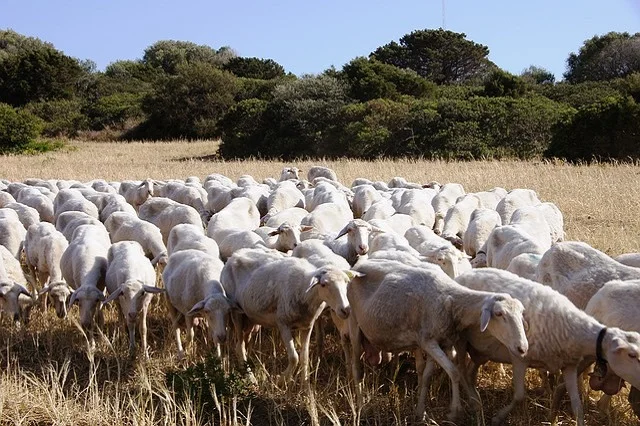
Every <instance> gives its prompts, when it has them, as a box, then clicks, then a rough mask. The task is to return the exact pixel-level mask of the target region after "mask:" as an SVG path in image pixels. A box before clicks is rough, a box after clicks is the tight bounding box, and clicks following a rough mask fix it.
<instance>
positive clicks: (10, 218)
mask: <svg viewBox="0 0 640 426" xmlns="http://www.w3.org/2000/svg"><path fill="white" fill-rule="evenodd" d="M0 210H2V211H3V212H5V213H3V215H2V216H0V245H2V246H4V247H5V248H7V250H9V252H10V253H11V254H12V255H13V257H15V258H16V259H20V253H21V251H22V245H23V243H24V239H25V237H26V235H27V230H26V229H24V226H22V223H20V220H19V219H17V218H16V217H15V216H16V215H14V214H13V212H12V211H7V209H6V208H2V209H0Z"/></svg>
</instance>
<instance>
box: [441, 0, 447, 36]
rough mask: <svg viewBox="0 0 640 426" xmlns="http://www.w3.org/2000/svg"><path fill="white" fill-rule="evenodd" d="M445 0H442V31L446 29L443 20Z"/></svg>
mask: <svg viewBox="0 0 640 426" xmlns="http://www.w3.org/2000/svg"><path fill="white" fill-rule="evenodd" d="M444 2H445V0H442V29H443V30H444V29H445V28H446V27H447V25H446V24H447V22H446V20H445V8H444Z"/></svg>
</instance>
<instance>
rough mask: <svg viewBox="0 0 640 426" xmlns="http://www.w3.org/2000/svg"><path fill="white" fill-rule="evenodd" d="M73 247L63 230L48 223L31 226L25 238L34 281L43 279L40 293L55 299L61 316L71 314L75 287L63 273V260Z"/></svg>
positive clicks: (25, 252) (54, 304)
mask: <svg viewBox="0 0 640 426" xmlns="http://www.w3.org/2000/svg"><path fill="white" fill-rule="evenodd" d="M68 246H69V243H68V242H67V239H66V238H65V237H64V235H62V233H61V232H59V231H57V230H56V229H55V227H54V226H53V225H52V224H50V223H48V222H41V223H38V224H35V225H31V226H30V227H29V229H28V230H27V235H26V238H25V241H24V254H25V260H26V264H27V268H28V269H29V273H30V274H31V278H32V281H33V282H34V283H35V282H36V277H37V281H39V282H40V289H39V290H40V292H39V294H40V295H44V294H47V295H48V297H49V298H50V299H51V300H52V301H53V306H54V309H55V311H56V315H58V318H64V317H65V316H66V315H67V306H66V303H67V298H68V297H69V295H70V294H71V289H70V287H69V286H68V285H67V283H66V281H65V280H64V278H63V276H62V270H61V268H60V262H61V259H62V255H63V253H64V252H65V250H66V249H67V247H68Z"/></svg>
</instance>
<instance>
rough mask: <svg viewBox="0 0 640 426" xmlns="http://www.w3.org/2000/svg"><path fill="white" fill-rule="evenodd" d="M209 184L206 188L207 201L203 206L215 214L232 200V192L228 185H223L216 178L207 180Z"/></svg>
mask: <svg viewBox="0 0 640 426" xmlns="http://www.w3.org/2000/svg"><path fill="white" fill-rule="evenodd" d="M209 182H211V184H210V185H209V186H208V188H207V203H206V204H205V208H206V209H207V211H209V212H210V213H212V214H215V213H217V212H219V211H220V210H222V209H223V208H225V207H226V206H227V205H228V204H229V203H230V202H231V200H233V198H234V197H233V192H231V190H232V189H233V188H230V187H228V186H225V185H223V184H221V183H220V182H218V181H217V180H211V181H209Z"/></svg>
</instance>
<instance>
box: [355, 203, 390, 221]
mask: <svg viewBox="0 0 640 426" xmlns="http://www.w3.org/2000/svg"><path fill="white" fill-rule="evenodd" d="M394 214H396V209H395V208H394V207H393V203H392V202H391V200H389V199H386V198H381V199H380V200H378V201H376V202H375V203H373V204H371V206H370V207H369V208H368V209H367V210H366V211H364V212H363V213H362V217H361V219H362V220H366V221H367V222H368V221H370V220H373V219H387V218H390V217H391V216H393V215H394Z"/></svg>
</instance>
